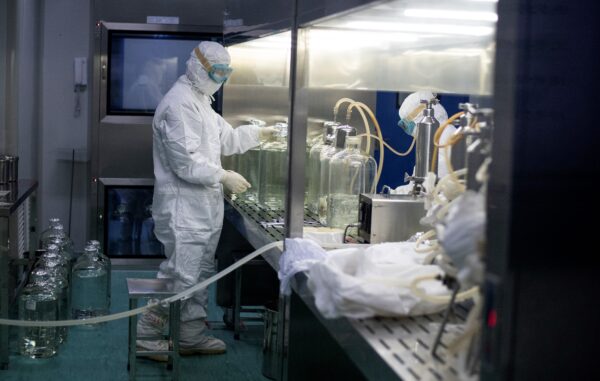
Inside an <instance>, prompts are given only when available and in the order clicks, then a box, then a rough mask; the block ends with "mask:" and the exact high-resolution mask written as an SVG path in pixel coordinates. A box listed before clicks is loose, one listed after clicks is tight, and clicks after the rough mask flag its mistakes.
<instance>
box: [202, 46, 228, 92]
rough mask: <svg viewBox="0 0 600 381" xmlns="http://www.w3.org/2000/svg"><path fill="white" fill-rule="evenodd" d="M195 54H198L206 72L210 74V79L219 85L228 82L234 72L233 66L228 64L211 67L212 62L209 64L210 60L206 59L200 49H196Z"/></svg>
mask: <svg viewBox="0 0 600 381" xmlns="http://www.w3.org/2000/svg"><path fill="white" fill-rule="evenodd" d="M194 52H195V53H196V57H197V58H198V60H199V61H200V63H201V64H202V66H203V67H204V70H206V72H207V73H208V76H209V78H210V79H212V80H213V81H214V82H216V83H219V84H221V83H224V82H225V81H227V79H228V78H229V76H230V75H231V72H232V71H233V68H231V66H229V65H228V64H214V65H211V64H210V62H208V60H207V59H206V57H204V55H203V54H202V52H200V49H198V48H195V49H194Z"/></svg>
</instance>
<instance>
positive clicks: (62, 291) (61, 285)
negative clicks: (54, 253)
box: [29, 267, 70, 343]
mask: <svg viewBox="0 0 600 381" xmlns="http://www.w3.org/2000/svg"><path fill="white" fill-rule="evenodd" d="M29 281H30V283H31V284H35V285H37V286H39V287H43V288H48V289H50V290H52V291H54V292H55V293H56V295H57V297H58V319H59V320H68V319H69V312H70V306H69V284H68V283H67V280H66V279H64V278H62V277H57V276H55V275H54V274H53V273H52V272H51V271H49V270H48V269H46V268H44V267H37V268H35V269H33V271H32V272H31V275H30V276H29ZM56 334H57V337H58V342H59V343H62V342H64V341H65V340H66V339H67V327H56Z"/></svg>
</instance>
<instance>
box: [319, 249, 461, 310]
mask: <svg viewBox="0 0 600 381" xmlns="http://www.w3.org/2000/svg"><path fill="white" fill-rule="evenodd" d="M425 257H426V255H424V254H418V253H416V252H415V251H414V243H409V242H400V243H385V244H380V245H373V246H370V247H367V248H349V249H341V250H334V251H330V252H328V253H327V256H326V258H325V260H323V261H320V262H315V263H313V264H312V265H311V266H310V269H309V270H308V278H309V282H308V286H309V288H310V289H311V291H312V292H313V294H314V296H315V304H316V306H317V308H318V309H319V311H320V312H321V313H322V314H323V316H324V317H326V318H336V317H340V316H347V317H351V318H367V317H372V316H376V315H377V316H415V315H423V314H429V313H435V312H439V311H441V310H443V309H444V308H445V304H439V303H436V304H432V303H430V302H427V301H424V300H421V299H420V298H419V297H417V296H416V295H414V293H413V292H412V290H411V288H410V285H411V283H412V282H413V281H414V280H415V279H416V278H417V277H422V276H435V275H438V274H441V273H442V271H441V269H440V268H439V267H438V266H435V265H424V264H423V260H424V259H425ZM418 287H419V289H420V290H421V291H423V292H425V293H426V294H428V295H448V296H449V295H450V292H449V290H448V289H447V288H446V287H445V286H444V285H442V284H441V282H439V281H436V280H427V281H423V282H420V283H419V284H418Z"/></svg>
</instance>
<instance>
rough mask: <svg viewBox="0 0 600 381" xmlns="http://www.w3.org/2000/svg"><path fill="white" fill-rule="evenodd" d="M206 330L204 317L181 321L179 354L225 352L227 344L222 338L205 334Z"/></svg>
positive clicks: (216, 353) (215, 353)
mask: <svg viewBox="0 0 600 381" xmlns="http://www.w3.org/2000/svg"><path fill="white" fill-rule="evenodd" d="M205 331H206V324H204V319H198V320H192V321H186V322H181V329H180V331H179V332H180V335H179V354H181V355H183V356H189V355H218V354H222V353H225V352H226V351H227V345H225V343H224V342H223V341H222V340H219V339H217V338H215V337H212V336H206V335H204V332H205Z"/></svg>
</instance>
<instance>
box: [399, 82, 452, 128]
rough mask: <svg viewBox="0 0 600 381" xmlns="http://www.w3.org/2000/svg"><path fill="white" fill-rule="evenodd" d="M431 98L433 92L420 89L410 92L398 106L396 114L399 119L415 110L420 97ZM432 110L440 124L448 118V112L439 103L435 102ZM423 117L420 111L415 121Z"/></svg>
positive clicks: (419, 102)
mask: <svg viewBox="0 0 600 381" xmlns="http://www.w3.org/2000/svg"><path fill="white" fill-rule="evenodd" d="M431 98H433V93H432V92H431V91H427V90H422V91H417V92H414V93H412V94H410V95H409V96H408V97H406V99H405V100H404V102H402V105H401V106H400V110H398V114H399V115H400V118H401V119H404V118H406V117H407V116H408V115H409V114H410V113H411V112H412V111H413V110H415V109H416V108H417V107H419V105H420V104H421V100H422V99H431ZM433 111H434V113H435V119H437V121H438V122H440V124H442V123H444V122H445V121H446V120H447V119H448V113H447V112H446V109H445V108H444V106H442V105H441V104H439V103H438V104H436V105H434V106H433ZM422 117H423V112H420V113H419V115H418V116H417V117H416V118H415V120H414V121H415V122H418V121H419V120H421V118H422Z"/></svg>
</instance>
